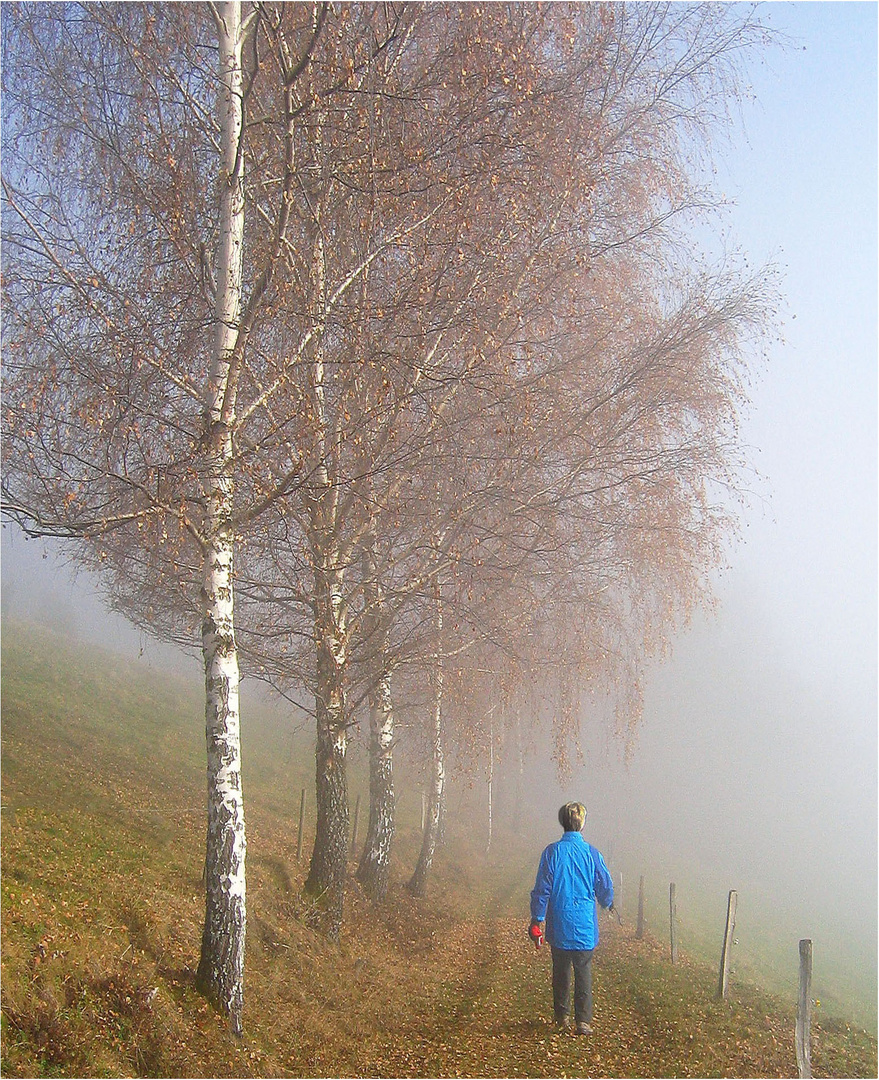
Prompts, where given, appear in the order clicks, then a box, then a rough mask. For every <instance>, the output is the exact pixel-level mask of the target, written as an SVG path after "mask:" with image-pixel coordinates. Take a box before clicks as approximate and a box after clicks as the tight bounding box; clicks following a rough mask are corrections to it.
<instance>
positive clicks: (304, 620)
mask: <svg viewBox="0 0 879 1080" xmlns="http://www.w3.org/2000/svg"><path fill="white" fill-rule="evenodd" d="M763 37H764V31H763V29H762V28H761V26H760V25H759V23H758V22H757V21H756V20H755V19H754V17H753V14H752V13H751V11H750V10H745V9H738V8H732V7H729V6H725V5H724V6H721V5H708V4H705V5H685V6H679V5H664V4H663V5H657V4H649V5H645V4H642V5H633V6H626V5H567V4H558V5H547V6H538V5H532V4H492V5H486V6H481V5H477V4H473V5H454V4H448V5H447V4H429V5H422V4H386V5H381V6H378V5H354V4H342V5H334V6H331V5H328V4H298V3H295V4H284V5H269V4H255V5H244V12H243V13H242V10H241V6H240V5H239V4H237V3H228V4H222V5H213V4H211V5H204V6H200V5H199V6H190V5H128V6H122V5H118V6H111V7H94V6H91V5H85V6H83V7H71V6H57V7H56V6H54V5H51V6H50V5H47V6H38V5H33V6H31V5H17V6H15V7H14V8H13V9H12V11H11V12H9V11H6V10H5V11H4V15H3V80H4V81H3V121H4V178H3V244H4V246H3V274H4V282H3V289H4V294H3V296H4V308H5V319H4V373H3V378H4V408H3V509H4V512H5V513H6V514H8V515H9V516H11V517H13V518H14V519H16V520H17V521H18V522H19V523H20V524H22V525H23V527H24V528H25V529H26V530H28V531H29V532H31V533H32V534H43V535H58V536H63V537H68V538H70V539H71V541H72V542H73V544H74V545H75V551H76V556H77V558H79V559H81V560H82V561H83V563H84V564H86V565H88V566H90V567H92V568H95V569H97V570H99V571H100V572H101V573H102V575H103V581H104V582H105V588H106V590H107V593H108V595H109V597H110V598H111V600H112V602H113V603H114V604H115V605H116V606H117V607H118V608H119V609H120V610H123V611H124V612H125V613H126V614H127V615H128V616H129V617H130V618H131V619H132V620H133V621H135V622H136V623H137V624H138V625H140V626H142V627H144V628H146V629H148V630H150V632H152V633H155V634H158V635H159V636H161V637H164V638H169V639H172V640H178V641H183V642H186V641H189V642H191V641H193V640H194V639H196V638H197V636H198V633H199V627H201V641H202V648H203V651H204V656H205V668H206V686H207V706H206V707H207V716H208V744H209V777H210V780H209V784H210V792H211V794H210V799H209V804H210V807H211V809H210V812H209V834H208V865H209V873H208V888H207V914H206V921H205V941H204V944H203V953H202V965H201V967H200V979H201V982H202V985H203V986H204V987H205V989H206V990H207V991H208V993H209V994H210V995H211V996H212V997H214V998H215V999H217V1000H218V1001H219V1003H220V1005H221V1007H222V1008H223V1009H224V1010H225V1011H226V1012H228V1013H229V1015H230V1016H231V1017H232V1020H233V1024H234V1026H236V1028H238V1029H240V1026H241V1001H242V989H241V988H242V979H243V943H244V870H243V866H244V823H243V808H242V801H241V791H240V760H239V757H238V745H237V744H238V715H237V678H238V656H239V652H240V655H241V656H242V658H243V659H244V661H245V663H246V664H247V665H248V669H249V670H250V671H252V672H253V673H254V674H257V675H259V676H260V677H262V678H264V679H266V680H267V681H269V682H271V683H272V684H273V685H275V686H276V687H277V688H278V689H279V690H281V691H282V692H284V693H286V694H288V695H289V694H293V693H295V694H297V695H299V696H300V699H301V695H302V692H303V691H304V692H305V697H306V699H307V700H308V701H312V702H313V713H314V719H315V727H316V735H317V742H316V763H315V767H316V772H315V781H316V790H317V812H318V826H317V835H316V839H315V845H314V850H313V852H312V858H311V864H310V870H309V877H308V888H309V890H310V891H311V892H313V893H314V894H316V895H320V896H322V897H323V904H324V905H325V907H326V919H325V921H324V928H325V929H326V930H327V932H328V933H329V934H330V935H331V936H338V933H339V930H340V927H341V922H342V917H343V893H344V885H345V878H346V873H347V851H348V791H347V780H346V753H347V746H348V739H349V731H350V729H351V726H352V725H353V724H354V723H355V722H356V721H357V718H358V716H359V714H360V712H361V708H362V707H363V708H365V709H366V711H367V714H368V716H369V726H370V745H371V782H370V789H371V790H370V802H371V807H370V819H369V826H368V829H367V840H366V843H365V845H364V850H363V854H362V856H361V859H360V864H359V868H358V876H359V877H360V878H361V881H362V882H363V883H364V885H365V887H367V889H368V891H369V892H370V893H371V894H372V895H373V896H375V897H376V898H379V899H380V898H382V897H383V896H384V895H385V892H386V890H387V884H388V870H389V865H390V853H391V842H392V838H393V833H394V827H395V825H394V815H393V806H394V786H393V785H394V780H393V764H392V750H393V745H394V742H395V740H396V734H395V729H394V698H393V691H394V685H395V681H397V682H399V684H400V685H406V684H407V682H408V683H410V684H411V683H413V682H415V683H420V684H421V687H422V690H424V688H425V687H429V688H430V693H429V694H428V693H423V694H422V699H423V700H424V701H425V706H424V713H425V719H426V724H425V730H426V732H427V740H426V745H429V746H430V747H431V750H430V755H431V765H430V775H431V790H432V791H433V796H432V800H431V807H430V814H429V815H428V822H427V828H426V831H425V837H424V843H423V845H422V857H421V858H420V860H419V865H418V867H417V868H416V872H415V874H414V876H413V879H412V882H411V883H410V885H411V887H412V888H413V891H416V892H419V891H423V888H424V883H425V881H426V879H427V875H428V873H429V869H430V862H431V860H432V857H433V851H434V850H435V846H436V843H437V838H438V829H439V824H440V820H441V816H442V812H443V811H442V798H443V785H444V768H445V749H446V748H445V744H444V739H446V738H451V739H452V740H454V741H455V742H456V744H457V745H458V746H460V747H466V748H469V749H470V750H471V752H472V753H473V754H474V755H477V754H478V753H479V752H480V748H481V747H484V746H485V738H484V731H485V724H484V717H480V716H473V715H472V714H470V715H468V714H467V713H466V711H465V710H464V708H463V707H462V704H461V703H462V702H463V701H464V700H467V699H469V700H470V701H471V702H474V703H475V702H476V701H481V700H485V696H486V693H489V694H495V693H500V694H502V695H505V698H504V699H505V700H508V701H509V702H510V703H511V708H512V707H513V706H512V703H513V702H514V701H517V700H518V701H521V700H522V698H523V697H524V694H525V687H526V686H527V684H528V682H529V680H539V681H540V683H541V685H543V684H547V685H550V686H553V685H554V686H555V687H556V689H557V693H558V701H559V702H560V703H561V707H560V708H558V709H553V710H552V712H553V718H554V721H555V734H556V754H557V757H558V758H559V759H560V760H561V761H564V759H565V756H566V754H567V752H568V747H569V745H570V744H571V743H572V740H573V741H574V742H575V741H576V725H577V716H578V712H579V710H578V708H577V705H576V702H577V700H578V697H579V695H580V693H581V692H582V691H583V689H584V688H588V687H590V686H600V687H609V688H610V689H611V690H612V691H614V692H615V693H616V694H617V698H618V701H619V703H620V716H621V718H622V722H623V723H624V724H625V723H627V722H628V721H629V719H630V718H631V716H632V715H634V712H633V710H632V708H631V707H630V706H631V703H632V702H633V701H636V700H637V693H638V674H637V673H638V666H639V663H640V662H641V659H642V658H643V656H644V655H645V654H647V653H649V652H650V651H651V650H655V649H657V648H660V647H661V645H662V642H663V640H664V639H665V638H666V637H667V636H668V635H669V633H670V632H671V630H672V628H673V627H674V626H675V625H676V623H677V622H678V621H679V620H680V619H682V618H685V617H686V615H687V613H688V611H689V610H690V609H691V607H692V605H693V604H695V603H697V602H698V601H699V600H700V599H701V598H702V596H703V594H704V591H705V586H704V583H705V575H706V572H707V571H708V570H710V569H711V568H712V567H713V566H715V565H716V564H717V562H718V561H719V559H720V558H721V556H722V550H723V542H724V538H725V537H726V535H727V534H728V532H729V530H730V528H731V527H732V525H733V524H734V518H733V515H732V514H731V512H730V510H729V504H728V503H727V502H725V501H724V500H723V499H722V498H721V497H720V493H721V492H722V490H723V489H724V488H729V489H732V490H735V489H736V487H737V486H738V483H739V476H740V469H741V467H742V464H743V458H742V453H741V448H740V446H739V444H738V441H737V437H736V424H737V419H738V416H739V414H740V411H741V408H742V406H743V404H744V402H745V400H746V389H747V377H748V370H749V368H748V363H747V358H748V355H749V353H748V349H749V347H750V343H751V342H752V341H753V340H754V338H755V336H756V335H758V334H759V332H760V331H761V329H762V328H763V327H764V326H765V324H766V320H767V315H768V312H769V307H770V304H769V299H768V287H767V280H766V278H765V277H764V276H761V275H757V276H754V277H748V276H747V275H744V274H743V273H741V272H740V271H739V270H737V269H735V268H734V267H728V268H726V269H723V270H716V271H712V270H704V269H701V268H700V261H699V251H698V247H697V246H695V245H693V244H691V243H690V242H689V241H688V239H687V238H688V231H687V230H688V228H689V227H690V226H691V225H692V224H693V223H694V221H696V220H697V219H698V218H699V216H700V215H701V214H703V212H705V211H706V210H708V209H710V207H711V206H712V205H713V204H714V202H715V199H714V196H713V195H712V193H711V192H710V190H706V189H704V188H703V186H702V183H701V177H702V175H703V172H704V170H703V169H702V165H703V164H704V163H705V162H706V161H709V160H710V154H711V148H712V144H711V138H712V136H713V135H714V134H715V133H717V132H718V131H719V130H721V129H722V127H723V124H724V123H725V121H726V109H727V107H728V105H729V103H730V102H731V101H733V100H734V99H735V96H736V94H737V93H738V92H739V87H738V83H737V78H736V62H737V60H738V58H739V56H740V55H742V54H743V52H745V51H748V50H752V49H754V48H755V47H757V46H758V45H759V44H760V43H761V41H762V40H763ZM209 42H210V44H209ZM218 56H219V57H220V61H221V62H220V65H219V67H218V62H217V58H218ZM233 552H234V556H235V569H234V572H233V569H232V557H233ZM233 582H234V596H235V628H234V631H233V622H232V617H233ZM499 687H502V688H503V689H498V688H499ZM468 688H472V693H471V692H470V690H469V689H468ZM486 688H489V689H488V690H486ZM465 690H466V692H465ZM449 703H455V705H456V708H455V710H454V712H450V711H449V709H448V704H449ZM565 703H567V704H565ZM489 704H490V703H489ZM471 707H472V706H471ZM527 721H528V717H527V715H525V710H522V712H521V713H520V723H521V722H525V723H527ZM504 722H505V723H507V722H508V721H504ZM491 737H492V738H493V729H492V735H491ZM218 753H219V756H218ZM230 857H231V858H233V860H234V868H233V867H232V866H231V864H230V865H227V863H226V862H224V860H227V859H229V858H230ZM227 886H228V887H227ZM224 890H225V892H224ZM220 911H222V914H215V913H216V912H220ZM221 941H223V942H225V941H231V942H235V945H234V947H233V950H232V951H233V952H234V957H232V956H220V955H219V953H218V950H220V949H221V945H220V942H221ZM215 969H221V971H222V973H221V974H218V973H217V970H215Z"/></svg>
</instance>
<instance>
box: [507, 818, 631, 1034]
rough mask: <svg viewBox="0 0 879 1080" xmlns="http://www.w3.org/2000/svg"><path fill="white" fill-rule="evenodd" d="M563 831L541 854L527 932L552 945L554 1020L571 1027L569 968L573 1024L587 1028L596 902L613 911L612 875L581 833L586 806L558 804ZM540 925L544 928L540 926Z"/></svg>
mask: <svg viewBox="0 0 879 1080" xmlns="http://www.w3.org/2000/svg"><path fill="white" fill-rule="evenodd" d="M559 824H560V825H561V827H562V828H563V829H564V836H562V838H561V840H557V841H556V842H555V843H554V844H550V845H549V846H548V847H546V848H545V849H544V851H543V854H542V855H541V856H540V865H539V866H538V868H537V880H536V881H535V883H534V888H533V889H532V891H531V926H530V928H529V930H528V934H529V936H530V937H531V938H532V940H535V941H536V942H537V943H538V944H539V943H540V941H541V940H542V937H543V935H544V933H545V936H546V940H547V942H549V946H550V949H551V950H552V1003H553V1011H554V1013H555V1022H556V1024H558V1025H559V1027H560V1028H563V1029H568V1028H570V1022H571V1021H570V1014H571V974H572V972H573V976H574V978H573V983H574V1025H575V1027H574V1030H575V1031H576V1033H577V1034H578V1035H591V1034H592V954H593V952H594V951H595V947H596V945H597V944H598V908H597V905H598V904H601V906H602V907H605V908H607V909H608V910H610V911H614V910H615V909H614V906H613V879H612V878H611V876H610V871H609V870H608V868H607V866H606V864H605V862H604V859H603V858H602V856H601V852H599V851H598V849H597V848H595V847H593V846H592V845H591V844H587V842H586V841H585V840H584V839H583V837H582V835H581V829H582V828H583V826H584V825H585V824H586V807H585V806H584V805H583V804H582V803H579V802H569V803H565V805H564V806H563V807H562V808H561V809H560V810H559ZM544 927H545V930H544Z"/></svg>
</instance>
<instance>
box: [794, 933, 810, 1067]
mask: <svg viewBox="0 0 879 1080" xmlns="http://www.w3.org/2000/svg"><path fill="white" fill-rule="evenodd" d="M796 1044H797V1072H798V1073H799V1075H800V1076H806V1077H810V1076H811V1075H812V942H811V940H810V939H809V938H803V939H802V940H801V941H800V999H799V1002H798V1004H797V1034H796Z"/></svg>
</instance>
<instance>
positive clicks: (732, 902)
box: [717, 889, 739, 998]
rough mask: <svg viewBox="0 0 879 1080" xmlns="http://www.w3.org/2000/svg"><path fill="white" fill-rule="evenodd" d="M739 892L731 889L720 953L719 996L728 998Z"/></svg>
mask: <svg viewBox="0 0 879 1080" xmlns="http://www.w3.org/2000/svg"><path fill="white" fill-rule="evenodd" d="M738 901H739V894H738V893H737V892H736V890H735V889H730V893H729V900H728V902H727V905H726V929H725V930H724V932H723V950H722V951H721V954H720V980H719V982H718V985H717V996H718V997H719V998H726V995H727V991H728V990H729V966H730V957H731V954H732V944H733V935H734V934H735V931H736V906H737V905H738Z"/></svg>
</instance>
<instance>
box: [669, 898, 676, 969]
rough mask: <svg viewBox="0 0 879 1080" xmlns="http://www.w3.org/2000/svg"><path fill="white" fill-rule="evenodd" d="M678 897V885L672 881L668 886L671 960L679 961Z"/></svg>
mask: <svg viewBox="0 0 879 1080" xmlns="http://www.w3.org/2000/svg"><path fill="white" fill-rule="evenodd" d="M677 922H678V899H677V886H676V885H675V883H674V882H672V883H671V884H670V885H669V887H668V923H669V930H670V932H671V962H672V963H673V964H676V963H677V962H678V929H677Z"/></svg>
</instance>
